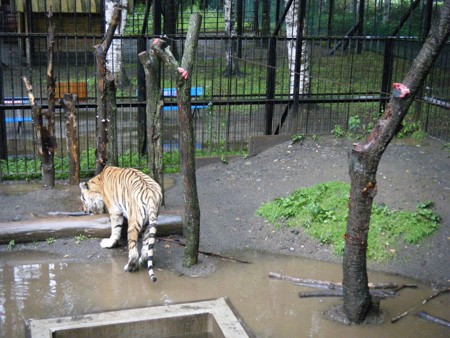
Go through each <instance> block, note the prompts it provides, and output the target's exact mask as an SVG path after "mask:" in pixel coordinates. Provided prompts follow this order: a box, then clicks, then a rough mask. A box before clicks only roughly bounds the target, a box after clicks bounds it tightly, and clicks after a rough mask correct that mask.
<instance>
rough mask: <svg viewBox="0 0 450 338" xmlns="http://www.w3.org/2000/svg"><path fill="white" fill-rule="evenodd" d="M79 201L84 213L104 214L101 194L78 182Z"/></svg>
mask: <svg viewBox="0 0 450 338" xmlns="http://www.w3.org/2000/svg"><path fill="white" fill-rule="evenodd" d="M80 189H81V202H82V203H83V208H82V209H83V211H84V213H86V214H94V215H99V214H104V213H105V202H104V201H103V197H102V194H100V193H98V192H94V191H92V190H89V189H88V187H87V185H86V183H80Z"/></svg>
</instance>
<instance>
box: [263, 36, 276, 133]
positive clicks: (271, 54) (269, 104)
mask: <svg viewBox="0 0 450 338" xmlns="http://www.w3.org/2000/svg"><path fill="white" fill-rule="evenodd" d="M276 64H277V39H276V37H275V36H272V37H270V38H269V49H268V51H267V75H266V83H267V91H266V114H265V122H266V127H265V131H264V134H265V135H271V134H272V119H273V111H274V102H273V100H274V98H275V76H276V72H275V66H276Z"/></svg>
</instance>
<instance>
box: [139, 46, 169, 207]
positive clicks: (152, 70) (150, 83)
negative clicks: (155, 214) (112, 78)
mask: <svg viewBox="0 0 450 338" xmlns="http://www.w3.org/2000/svg"><path fill="white" fill-rule="evenodd" d="M163 44H164V41H163V40H161V39H153V40H152V41H151V45H152V46H153V45H156V46H158V48H160V49H161V50H162V48H163ZM139 60H140V61H141V63H142V66H143V67H144V73H145V84H146V96H147V105H146V121H147V139H148V142H147V154H148V162H149V170H150V176H151V177H152V178H153V179H154V180H155V181H156V182H158V183H159V185H160V186H161V189H162V190H161V191H162V195H163V199H164V188H163V187H164V182H163V181H164V168H163V149H162V123H161V107H162V105H163V101H162V100H161V85H160V83H161V74H160V71H159V68H160V61H159V58H158V57H156V56H155V54H153V53H147V52H141V53H139ZM163 204H164V201H163Z"/></svg>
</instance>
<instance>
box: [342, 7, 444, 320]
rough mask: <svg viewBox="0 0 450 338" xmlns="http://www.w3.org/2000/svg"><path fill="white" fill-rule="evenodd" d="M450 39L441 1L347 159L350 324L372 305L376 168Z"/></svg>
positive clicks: (346, 279) (345, 283)
mask: <svg viewBox="0 0 450 338" xmlns="http://www.w3.org/2000/svg"><path fill="white" fill-rule="evenodd" d="M449 35H450V0H446V1H445V4H444V6H443V8H442V12H441V17H440V20H439V21H438V22H437V23H436V24H435V25H434V26H433V29H432V30H431V31H430V34H429V36H428V38H427V40H426V41H425V43H424V45H423V46H422V49H421V50H420V52H419V55H418V56H417V58H416V59H415V60H414V62H413V63H412V66H411V68H410V70H409V72H408V74H407V75H406V77H405V79H404V80H403V84H394V86H393V87H394V92H393V95H392V96H391V99H390V101H389V103H388V106H387V108H386V111H385V113H384V115H383V117H382V118H381V119H380V120H379V121H378V122H377V124H376V126H375V127H374V129H373V130H372V132H371V133H370V135H369V136H368V137H367V139H366V140H365V142H364V143H356V144H355V145H354V146H353V149H352V150H351V151H350V153H349V173H350V178H351V189H350V199H349V214H348V221H347V232H346V234H345V240H346V244H345V251H344V259H343V274H344V278H343V286H344V306H343V309H344V313H345V315H346V316H347V318H348V319H349V320H350V321H351V322H353V323H360V322H362V321H363V320H364V318H365V317H366V315H367V312H368V310H369V308H370V305H371V297H370V293H369V288H368V286H367V285H368V283H367V280H368V278H367V267H366V250H367V237H368V232H369V222H370V215H371V210H372V203H373V198H374V197H375V195H376V188H377V187H376V185H377V182H376V173H377V169H378V164H379V162H380V159H381V156H382V155H383V152H384V150H385V149H386V147H387V146H388V145H389V143H390V141H391V140H392V138H393V137H394V136H395V134H396V132H397V131H398V130H399V128H400V126H401V123H402V121H403V119H404V117H405V116H406V113H407V111H408V108H409V107H410V106H411V103H412V102H413V99H414V97H415V95H416V94H417V91H418V90H419V88H420V86H421V85H422V84H423V82H424V80H425V78H426V76H427V75H428V73H429V72H430V69H431V67H432V66H433V64H434V62H435V60H436V58H437V56H438V55H439V52H440V51H441V50H442V48H443V47H444V45H445V43H446V41H447V39H448V38H449Z"/></svg>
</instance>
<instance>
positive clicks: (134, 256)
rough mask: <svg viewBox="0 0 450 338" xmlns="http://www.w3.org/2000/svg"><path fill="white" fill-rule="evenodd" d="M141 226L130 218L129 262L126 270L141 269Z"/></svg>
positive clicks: (125, 267)
mask: <svg viewBox="0 0 450 338" xmlns="http://www.w3.org/2000/svg"><path fill="white" fill-rule="evenodd" d="M139 232H140V227H139V223H138V222H136V221H135V220H134V221H133V220H128V263H127V265H125V266H124V269H125V271H128V272H133V271H136V270H138V269H139V252H138V249H137V240H138V237H139Z"/></svg>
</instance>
